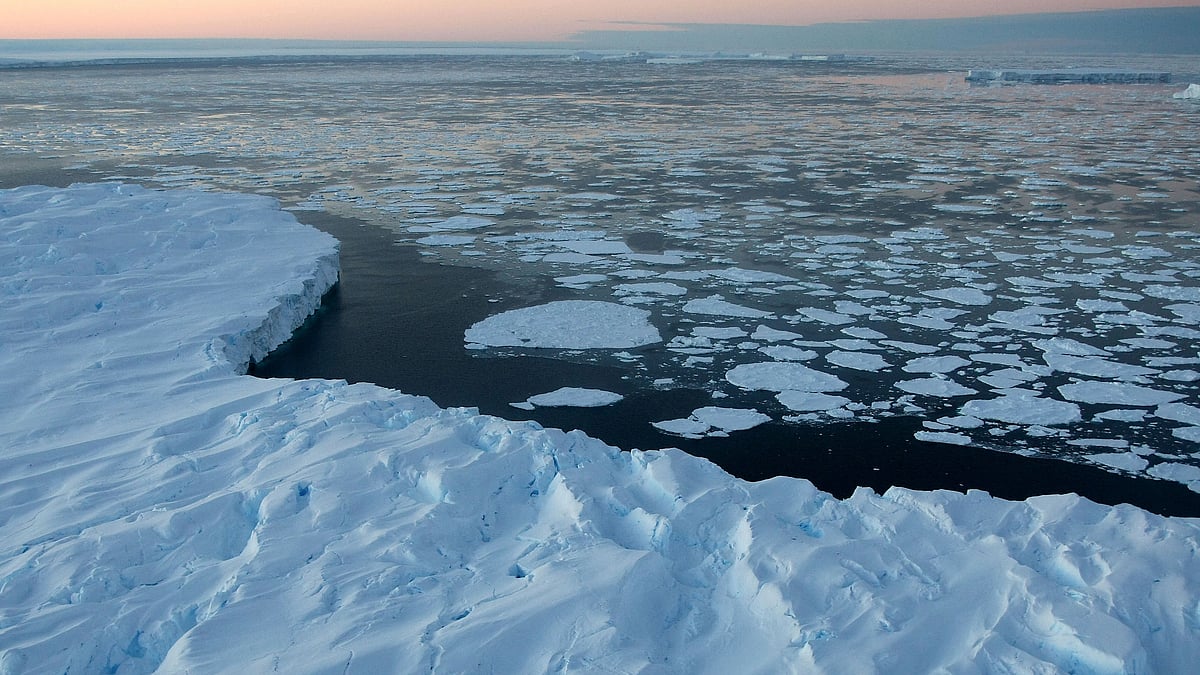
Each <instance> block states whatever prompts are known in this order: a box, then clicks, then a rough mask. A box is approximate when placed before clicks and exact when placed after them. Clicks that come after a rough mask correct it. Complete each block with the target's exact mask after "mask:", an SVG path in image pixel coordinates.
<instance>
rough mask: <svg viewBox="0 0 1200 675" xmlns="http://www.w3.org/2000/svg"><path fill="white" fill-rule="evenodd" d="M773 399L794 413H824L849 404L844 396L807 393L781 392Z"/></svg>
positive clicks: (848, 400)
mask: <svg viewBox="0 0 1200 675" xmlns="http://www.w3.org/2000/svg"><path fill="white" fill-rule="evenodd" d="M775 399H776V400H777V401H779V403H781V404H782V405H783V406H784V407H786V408H787V409H788V410H793V411H795V412H826V411H830V410H837V409H838V408H843V407H845V406H846V405H848V404H849V403H850V399H848V398H846V397H845V396H834V395H832V394H820V393H815V392H808V391H781V392H779V393H778V394H776V396H775Z"/></svg>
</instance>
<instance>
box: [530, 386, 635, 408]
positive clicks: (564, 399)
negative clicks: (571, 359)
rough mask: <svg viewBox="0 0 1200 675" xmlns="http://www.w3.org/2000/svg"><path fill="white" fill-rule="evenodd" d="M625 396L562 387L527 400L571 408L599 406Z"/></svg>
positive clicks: (547, 405)
mask: <svg viewBox="0 0 1200 675" xmlns="http://www.w3.org/2000/svg"><path fill="white" fill-rule="evenodd" d="M623 398H625V397H624V396H621V395H620V394H615V393H613V392H611V391H604V390H603V389H583V388H580V387H562V388H560V389H555V390H554V391H551V392H547V393H545V394H537V395H535V396H530V397H529V398H528V399H526V401H527V402H529V403H531V404H533V405H535V406H537V407H539V408H551V407H570V408H599V407H602V406H606V405H612V404H613V403H616V402H617V401H620V400H621V399H623Z"/></svg>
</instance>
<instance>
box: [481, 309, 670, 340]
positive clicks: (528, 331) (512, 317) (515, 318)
mask: <svg viewBox="0 0 1200 675" xmlns="http://www.w3.org/2000/svg"><path fill="white" fill-rule="evenodd" d="M465 339H466V342H467V344H468V346H471V345H478V346H482V347H532V348H543V349H624V348H630V347H641V346H643V345H648V344H654V343H656V342H661V341H662V336H661V335H660V334H659V332H658V329H657V328H655V327H654V325H653V324H651V323H650V312H648V311H646V310H644V309H638V308H636V307H628V306H626V305H619V304H617V303H613V302H600V301H596V300H560V301H557V302H551V303H547V304H544V305H535V306H533V307H524V308H521V309H514V310H510V311H507V312H503V313H501V314H496V315H494V316H490V317H488V318H486V319H484V320H483V321H480V322H479V323H476V324H475V325H473V326H471V327H470V328H468V329H467V330H466V333H465ZM476 348H478V347H476Z"/></svg>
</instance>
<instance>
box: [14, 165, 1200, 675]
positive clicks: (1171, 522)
mask: <svg viewBox="0 0 1200 675" xmlns="http://www.w3.org/2000/svg"><path fill="white" fill-rule="evenodd" d="M0 236H3V237H4V238H5V240H4V241H5V247H4V249H3V251H4V253H3V254H2V255H3V257H2V258H0V289H3V294H2V295H0V301H3V303H4V311H3V312H2V313H0V343H2V344H3V346H4V349H3V350H0V381H3V382H6V383H9V384H10V392H9V394H10V395H9V396H7V397H6V398H5V400H3V401H2V402H0V415H2V417H3V420H4V424H3V425H0V673H16V672H68V671H69V672H98V671H105V672H121V673H149V672H156V671H158V672H196V673H201V672H239V671H240V672H264V671H268V670H278V671H293V672H320V673H325V672H329V673H333V672H336V673H346V672H349V673H374V672H426V671H427V672H443V673H450V672H489V671H494V672H550V671H567V670H583V671H601V672H621V673H633V672H638V673H648V674H652V673H684V672H686V673H728V672H742V673H755V672H761V673H768V672H771V673H773V672H939V671H952V672H1056V671H1057V672H1097V673H1107V672H1114V673H1115V672H1186V671H1187V669H1188V668H1189V667H1191V666H1192V664H1194V663H1197V662H1200V612H1198V610H1197V607H1200V565H1198V564H1197V558H1198V557H1200V522H1197V521H1196V520H1190V519H1179V518H1162V517H1159V516H1156V515H1153V514H1149V513H1147V512H1145V511H1142V510H1140V509H1137V508H1134V507H1130V506H1118V507H1107V506H1101V505H1097V504H1094V503H1092V502H1089V501H1087V500H1084V499H1081V498H1079V497H1077V496H1074V495H1062V496H1047V497H1038V498H1034V499H1030V500H1026V501H1024V502H1008V501H1003V500H999V499H994V498H991V497H990V496H988V495H986V494H984V493H980V492H970V493H967V494H959V493H953V492H914V491H909V490H901V489H892V490H889V491H888V492H887V493H885V494H883V495H876V494H875V493H873V492H871V491H870V490H865V489H862V490H859V491H858V492H856V493H855V494H854V495H853V496H852V497H851V498H849V499H846V500H836V499H833V498H832V497H830V496H829V495H828V494H825V493H823V492H820V491H819V490H817V489H815V488H814V487H813V486H812V485H811V484H810V483H808V482H807V481H804V480H795V479H786V478H777V479H772V480H768V481H763V482H759V483H746V482H743V481H740V480H737V479H734V478H732V477H730V476H729V475H727V474H725V473H724V472H722V471H721V470H720V469H718V468H717V467H715V466H714V465H712V464H710V463H708V462H707V461H705V460H702V459H698V458H694V457H691V456H688V455H686V454H684V453H682V452H679V451H673V450H669V451H659V452H638V451H632V452H621V451H619V450H617V449H615V448H611V447H609V446H606V445H605V444H603V443H601V442H599V441H596V440H594V439H591V438H589V437H587V436H585V435H583V434H581V433H578V432H569V433H568V432H563V431H559V430H554V429H542V428H540V427H539V426H538V425H536V424H534V423H528V422H525V423H515V422H508V421H505V420H502V419H499V418H495V417H488V416H482V415H479V414H478V413H477V411H475V410H473V409H469V408H456V409H440V408H438V407H437V406H436V405H434V404H433V403H432V402H431V401H429V400H428V399H425V398H422V397H416V396H409V395H406V394H402V393H399V392H396V391H392V390H387V389H383V388H381V387H377V386H374V385H369V384H356V385H349V384H347V383H345V382H341V381H324V380H297V381H292V380H260V379H255V378H250V377H245V376H240V375H238V374H237V372H239V371H240V367H239V364H244V363H245V362H248V360H249V359H251V358H257V355H259V354H260V353H262V352H261V350H264V349H268V348H269V347H268V345H271V344H275V343H276V342H277V340H278V339H279V338H281V337H284V336H285V335H286V333H287V332H288V331H289V330H290V328H288V326H295V325H297V324H298V322H299V321H300V320H302V318H303V315H304V313H305V312H306V311H307V310H310V309H311V308H313V307H315V303H316V302H318V301H319V297H320V293H321V291H323V290H324V288H327V287H328V284H331V283H332V281H333V279H334V278H335V269H336V268H335V266H334V263H333V261H334V260H335V258H334V257H333V256H335V252H336V244H335V243H334V242H332V240H331V239H330V238H329V237H327V236H325V235H321V234H320V233H316V232H314V231H312V230H310V229H309V228H305V227H303V226H300V225H299V224H298V223H296V222H295V221H294V219H292V218H291V217H290V216H287V215H286V214H282V213H280V212H278V211H277V210H276V209H275V208H274V206H273V204H272V203H270V201H269V200H263V199H259V198H247V197H240V196H235V195H212V194H204V193H190V192H166V193H162V192H150V191H146V190H141V189H140V188H132V187H129V186H120V187H112V186H74V187H72V188H69V189H66V190H52V189H48V188H23V189H19V190H16V191H5V192H0ZM281 279H282V280H284V281H283V282H280V280H281ZM213 336H229V337H217V338H214V337H213ZM221 359H225V360H224V361H221V362H220V363H218V361H220V360H221ZM797 376H805V377H807V376H808V373H807V372H801V373H797ZM802 379H804V378H802ZM818 388H820V387H818ZM698 412H699V411H698ZM747 451H752V449H750V448H748V449H747Z"/></svg>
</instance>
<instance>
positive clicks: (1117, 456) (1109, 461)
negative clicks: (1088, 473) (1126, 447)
mask: <svg viewBox="0 0 1200 675" xmlns="http://www.w3.org/2000/svg"><path fill="white" fill-rule="evenodd" d="M1087 458H1088V459H1090V460H1091V461H1093V462H1095V463H1097V464H1102V465H1104V466H1107V467H1111V468H1113V469H1120V470H1122V471H1132V472H1134V473H1138V472H1141V471H1145V470H1146V467H1147V466H1149V465H1150V462H1149V460H1147V459H1146V458H1144V457H1139V456H1138V455H1136V454H1134V453H1132V452H1105V453H1101V454H1099V455H1088V456H1087Z"/></svg>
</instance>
